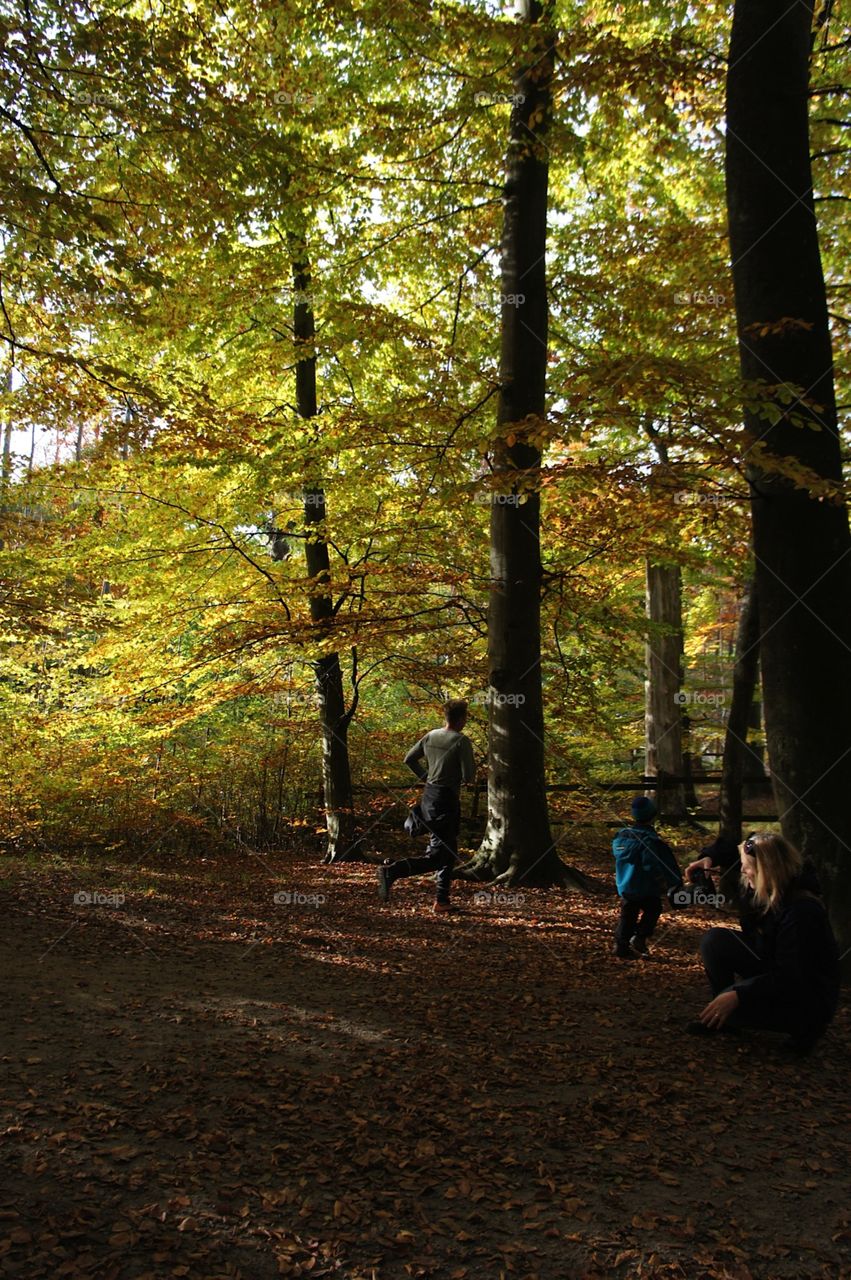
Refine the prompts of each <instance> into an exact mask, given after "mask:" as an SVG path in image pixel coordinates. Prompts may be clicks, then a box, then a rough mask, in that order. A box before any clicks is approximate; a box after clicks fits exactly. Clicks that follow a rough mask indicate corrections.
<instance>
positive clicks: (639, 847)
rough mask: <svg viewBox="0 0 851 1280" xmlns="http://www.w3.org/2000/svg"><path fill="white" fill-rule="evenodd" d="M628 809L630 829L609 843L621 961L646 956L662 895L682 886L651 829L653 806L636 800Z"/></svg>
mask: <svg viewBox="0 0 851 1280" xmlns="http://www.w3.org/2000/svg"><path fill="white" fill-rule="evenodd" d="M631 807H632V822H633V825H632V826H631V827H622V828H621V830H620V831H619V832H618V833H617V835H616V836H615V838H614V840H613V841H612V853H613V854H614V855H615V880H616V882H617V886H618V893H619V894H620V896H621V914H620V920H619V921H618V927H617V929H616V930H615V955H616V956H619V957H620V959H621V960H633V959H634V958H635V956H636V955H640V956H645V955H647V939H648V938H649V937H650V936H651V934H652V933H653V930H654V929H655V928H656V924H657V922H658V920H659V916H660V915H661V913H662V894H663V893H665V892H666V891H667V890H668V889H669V888H676V887H677V886H679V885H681V884H682V882H683V878H682V875H681V874H680V868H679V866H678V865H677V860H676V858H675V857H674V853H673V850H672V849H671V847H670V845H668V844H666V843H665V841H664V840H663V839H662V838H661V836H660V835H658V834H657V832H656V830H655V829H654V827H653V819H654V818H655V817H656V805H655V804H654V803H653V801H652V800H651V799H650V797H649V796H636V797H635V799H634V800H633V802H632V806H631Z"/></svg>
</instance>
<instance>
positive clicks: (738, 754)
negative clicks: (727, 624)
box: [718, 581, 759, 844]
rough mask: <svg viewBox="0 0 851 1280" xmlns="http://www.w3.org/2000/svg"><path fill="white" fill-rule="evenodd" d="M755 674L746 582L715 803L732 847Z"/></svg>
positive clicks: (754, 614) (755, 618)
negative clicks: (717, 793)
mask: <svg viewBox="0 0 851 1280" xmlns="http://www.w3.org/2000/svg"><path fill="white" fill-rule="evenodd" d="M758 673H759V607H758V604H757V594H756V583H755V582H753V581H751V582H749V583H748V585H747V587H746V589H745V594H744V596H743V598H742V609H741V613H740V614H739V625H738V627H737V629H736V661H735V665H734V666H733V693H732V697H731V699H730V714H729V715H728V717H727V728H726V731H725V734H724V756H723V759H722V761H721V793H720V800H719V807H718V812H719V818H720V829H719V834H720V835H722V836H726V837H727V838H728V839H729V840H735V841H736V844H738V843H739V842H740V841H741V838H742V816H743V806H742V794H743V791H742V777H743V775H744V773H745V770H746V769H749V768H750V767H752V766H751V755H750V754H749V752H748V743H747V737H748V726H749V724H750V720H751V709H752V706H753V695H754V690H755V689H756V681H757V675H758Z"/></svg>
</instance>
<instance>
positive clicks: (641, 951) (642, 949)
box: [629, 933, 649, 956]
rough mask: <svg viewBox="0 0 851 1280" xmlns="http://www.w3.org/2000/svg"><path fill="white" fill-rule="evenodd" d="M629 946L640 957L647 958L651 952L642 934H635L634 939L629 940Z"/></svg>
mask: <svg viewBox="0 0 851 1280" xmlns="http://www.w3.org/2000/svg"><path fill="white" fill-rule="evenodd" d="M629 945H630V946H631V947H632V949H633V951H635V952H636V953H637V954H638V955H640V956H646V955H647V953H648V951H649V947H648V946H647V939H646V938H642V936H641V934H640V933H634V934H633V935H632V937H631V938H630V940H629Z"/></svg>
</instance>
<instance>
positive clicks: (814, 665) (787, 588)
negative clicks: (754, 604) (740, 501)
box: [727, 0, 851, 948]
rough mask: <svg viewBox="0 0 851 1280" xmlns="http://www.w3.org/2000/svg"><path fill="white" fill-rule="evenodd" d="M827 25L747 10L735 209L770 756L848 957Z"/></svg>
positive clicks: (850, 757) (735, 80)
mask: <svg viewBox="0 0 851 1280" xmlns="http://www.w3.org/2000/svg"><path fill="white" fill-rule="evenodd" d="M812 22H813V0H781V2H780V4H778V2H777V0H736V5H735V10H734V16H733V29H732V37H731V42H730V55H729V71H728V76H727V206H728V213H729V223H730V246H731V253H732V259H733V281H734V286H735V297H736V319H737V325H738V335H739V353H740V359H741V367H742V375H743V378H744V381H745V389H746V409H745V440H746V457H747V461H748V464H749V479H750V482H751V486H752V507H751V509H752V516H753V535H754V552H755V559H756V582H757V591H758V595H759V613H760V630H761V635H762V641H761V648H760V658H761V662H762V678H763V693H764V698H765V725H766V735H767V741H768V757H769V763H770V767H771V774H772V781H773V785H774V792H775V796H776V800H777V804H778V811H779V813H780V814H781V815H782V824H783V832H784V834H785V835H786V836H787V837H788V838H789V839H791V840H792V841H793V842H794V843H795V844H797V845H798V846H800V847H801V848H802V849H803V850H804V852H806V853H807V854H810V855H812V857H813V859H814V860H815V861H816V863H817V864H818V866H819V870H820V871H821V873H822V879H823V882H824V885H825V889H826V892H827V898H828V904H829V909H830V913H831V917H832V920H833V924H834V927H835V929H836V930H837V933H838V935H839V937H840V940H841V942H842V945H843V947H845V948H847V947H848V946H849V944H851V852H849V850H851V808H849V804H848V797H849V794H851V744H850V743H849V737H848V726H849V724H851V537H850V536H849V529H848V514H847V509H846V505H845V500H844V495H843V488H842V465H841V459H840V442H839V434H838V430H837V421H836V402H835V398H834V387H833V362H832V354H831V345H830V331H829V325H828V314H827V303H826V297H825V288H824V277H823V273H822V266H821V257H820V253H819V243H818V230H817V226H816V218H815V206H814V203H813V192H812V176H811V172H810V149H809V124H808V115H807V105H808V84H809V56H810V51H811V33H812ZM758 383H762V387H761V389H760V390H761V395H760V398H759V401H757V397H756V395H755V391H756V388H757V384H758ZM779 384H785V388H788V387H789V385H790V384H791V385H792V386H793V387H795V388H799V389H800V397H799V398H796V399H795V400H794V402H793V403H789V402H788V398H787V397H786V396H785V395H784V394H783V392H784V387H783V386H779ZM760 409H761V411H760ZM778 463H779V464H780V465H779V466H778V465H777V464H778ZM781 468H782V469H783V470H784V471H787V472H788V471H789V470H790V469H794V473H795V474H796V476H797V477H798V478H800V479H801V480H802V481H803V483H804V484H805V485H806V486H807V487H804V488H798V487H795V485H794V484H793V483H792V481H791V480H790V479H786V478H784V475H783V474H781ZM808 476H809V477H815V479H812V478H811V479H809V480H808Z"/></svg>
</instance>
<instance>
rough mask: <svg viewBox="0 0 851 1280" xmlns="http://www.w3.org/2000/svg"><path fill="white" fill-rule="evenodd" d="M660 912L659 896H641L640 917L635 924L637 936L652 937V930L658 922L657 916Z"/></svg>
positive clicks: (660, 902)
mask: <svg viewBox="0 0 851 1280" xmlns="http://www.w3.org/2000/svg"><path fill="white" fill-rule="evenodd" d="M661 914H662V899H661V898H642V900H641V919H640V920H639V921H638V923H637V924H636V926H635V932H636V933H637V934H638V936H639V938H650V937H652V934H653V930H654V929H655V928H656V925H657V924H658V923H659V917H660V915H661Z"/></svg>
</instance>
